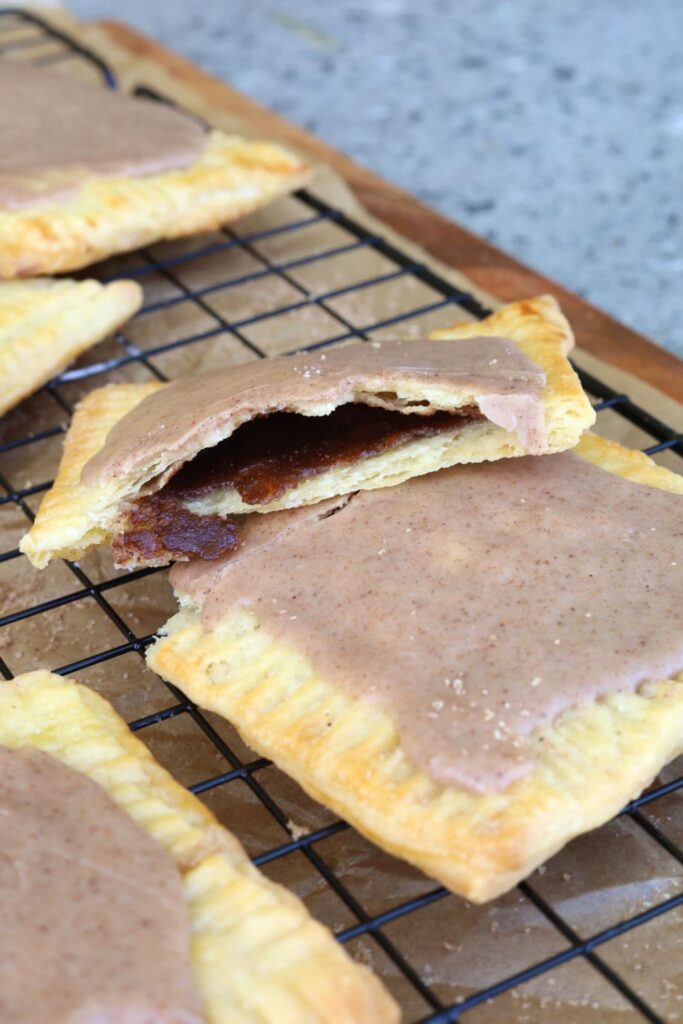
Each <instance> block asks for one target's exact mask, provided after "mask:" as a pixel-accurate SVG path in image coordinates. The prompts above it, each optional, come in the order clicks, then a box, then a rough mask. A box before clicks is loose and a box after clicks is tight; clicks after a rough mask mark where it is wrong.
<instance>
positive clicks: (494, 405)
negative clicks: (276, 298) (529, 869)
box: [22, 296, 595, 567]
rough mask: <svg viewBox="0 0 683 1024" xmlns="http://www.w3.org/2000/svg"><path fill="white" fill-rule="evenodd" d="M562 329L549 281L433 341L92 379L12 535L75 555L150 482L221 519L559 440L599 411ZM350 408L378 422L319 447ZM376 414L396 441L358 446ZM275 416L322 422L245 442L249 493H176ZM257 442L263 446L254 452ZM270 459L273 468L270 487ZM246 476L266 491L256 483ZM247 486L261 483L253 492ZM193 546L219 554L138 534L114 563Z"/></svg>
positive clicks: (551, 448)
mask: <svg viewBox="0 0 683 1024" xmlns="http://www.w3.org/2000/svg"><path fill="white" fill-rule="evenodd" d="M447 339H452V344H451V343H450V342H449V340H447ZM572 343H573V339H572V334H571V330H570V328H569V325H568V324H567V321H566V320H565V318H564V317H563V316H562V314H561V312H560V310H559V307H558V306H557V303H556V302H555V300H554V299H553V298H551V297H549V296H544V297H542V298H538V299H534V300H530V301H528V302H521V303H513V304H512V305H509V306H505V307H504V308H503V309H501V310H500V311H498V312H497V313H494V314H493V315H492V316H490V317H488V318H487V319H485V320H483V321H481V322H478V323H472V324H460V325H457V326H455V327H454V328H452V329H451V330H449V331H445V332H440V334H439V340H435V341H429V342H402V343H396V344H392V343H369V344H368V345H365V344H361V345H351V346H345V347H344V348H336V349H330V350H327V351H323V352H317V353H314V354H313V355H310V356H309V355H306V356H302V357H293V358H282V359H277V360H275V359H273V360H263V361H261V362H259V363H250V364H247V365H246V366H242V367H238V368H236V369H234V370H230V371H226V372H225V373H224V374H219V375H214V376H213V377H212V378H201V377H198V378H195V379H194V380H192V379H190V380H186V381H178V382H175V383H174V384H172V385H166V386H164V385H158V384H140V385H123V384H122V385H116V386H114V387H109V388H104V389H101V390H99V391H95V392H93V393H91V394H90V395H89V396H88V397H87V398H86V399H85V400H84V401H83V402H82V403H81V405H80V406H79V408H78V410H77V412H76V414H75V416H74V420H73V423H72V426H71V429H70V431H69V434H68V436H67V438H66V442H65V448H64V457H63V460H62V464H61V467H60V470H59V473H58V476H57V479H56V481H55V484H54V486H53V488H52V490H51V491H50V492H48V494H47V495H46V496H45V498H44V499H43V503H42V505H41V507H40V511H39V513H38V516H37V518H36V521H35V524H34V525H33V527H32V529H31V531H30V533H29V534H28V535H27V536H26V537H25V538H24V540H23V541H22V551H24V552H25V553H26V554H27V555H28V557H29V558H30V559H31V561H32V562H33V564H34V565H36V566H38V567H42V566H44V565H46V564H47V563H48V562H49V560H50V559H51V558H53V557H55V556H60V557H69V558H76V557H78V556H79V555H80V554H81V553H82V552H83V551H85V550H86V549H87V548H89V547H91V546H92V545H93V544H101V543H104V542H107V541H110V540H111V539H112V538H113V537H115V536H116V535H117V534H119V533H121V532H122V531H123V532H125V531H126V530H127V529H128V517H131V509H134V507H135V503H136V502H138V500H139V499H140V497H141V496H147V495H149V494H150V493H152V492H155V493H157V494H158V495H159V496H161V497H163V498H166V497H167V496H168V495H169V494H170V495H171V496H173V497H174V500H175V499H176V498H177V499H178V501H179V503H180V505H181V507H182V510H184V511H185V512H189V513H190V515H191V516H192V517H194V519H195V520H196V521H197V522H199V523H200V524H201V521H203V520H206V521H208V522H209V525H213V527H215V526H216V521H217V520H218V521H219V523H218V525H220V518H224V517H226V516H228V515H230V514H232V513H240V512H246V511H252V510H253V511H257V512H271V511H275V510H277V509H282V508H292V507H297V506H300V505H307V504H314V503H316V502H319V501H322V500H323V499H326V498H329V497H333V496H335V495H339V494H345V493H348V492H350V491H354V490H358V489H373V488H378V487H386V486H390V485H393V484H396V483H400V482H401V481H403V480H406V479H408V478H410V477H413V476H416V475H420V474H424V473H429V472H432V471H433V470H435V469H441V468H443V467H446V466H451V465H454V464H455V463H465V462H481V461H487V460H495V459H499V458H503V457H509V456H515V455H524V454H526V453H527V452H529V451H533V452H534V453H544V452H546V453H547V452H555V451H562V450H564V449H566V448H569V447H571V446H572V445H574V444H575V443H576V441H577V440H578V438H579V436H580V434H581V432H582V431H583V430H584V429H585V428H586V427H588V426H590V425H591V423H593V421H594V419H595V413H594V412H593V409H592V408H591V406H590V403H589V402H588V400H587V398H586V396H585V395H584V393H583V390H582V389H581V385H580V383H579V381H578V378H577V377H576V374H575V373H574V371H573V370H572V368H571V366H570V364H569V362H568V361H567V352H568V351H569V349H570V348H571V345H572ZM374 344H377V345H380V347H378V348H373V345H374ZM397 353H398V354H397ZM416 353H417V355H416ZM432 353H433V354H432ZM494 353H495V354H494ZM463 360H465V365H464V368H463V366H462V362H463ZM467 360H469V365H467ZM499 371H501V372H500V374H499ZM497 374H499V375H498V376H497ZM349 410H350V411H351V412H353V413H354V414H355V413H356V412H360V413H361V414H362V415H363V416H370V417H371V418H372V422H370V423H369V425H368V424H366V423H365V421H363V422H361V423H360V426H359V425H358V424H351V428H349V429H347V426H345V425H344V424H342V426H341V427H340V428H337V427H334V430H338V431H339V434H340V436H341V438H342V441H343V442H344V443H346V438H347V436H348V435H349V432H350V431H353V430H355V431H356V435H355V436H356V440H357V438H358V437H359V436H360V438H361V443H357V444H356V447H355V449H353V450H352V451H351V457H350V458H349V459H347V460H346V461H344V460H342V461H340V462H336V463H335V462H334V460H331V461H326V459H328V455H329V450H328V449H325V448H323V446H322V444H321V442H320V432H321V431H323V432H324V430H327V429H330V430H331V426H332V424H333V422H336V420H335V419H334V418H335V417H338V416H339V415H340V414H341V415H342V416H346V415H347V414H348V412H349ZM431 414H434V415H431ZM377 417H379V418H380V419H382V418H385V419H386V420H387V421H389V429H390V430H394V431H395V432H396V436H397V439H398V440H397V442H396V443H395V444H393V446H391V445H390V446H389V447H385V448H382V447H381V445H378V446H377V447H375V448H373V446H372V445H373V443H374V441H373V442H372V443H370V444H368V445H365V447H364V438H365V436H366V435H365V431H366V427H367V426H369V428H370V429H375V426H374V425H375V424H376V418H377ZM275 418H277V424H278V425H277V428H275V427H274V426H273V427H272V429H273V431H275V430H276V429H277V431H280V432H283V436H285V439H286V440H287V438H288V436H289V435H288V434H287V431H290V430H291V429H292V426H291V423H292V421H293V420H294V421H297V423H298V424H299V425H302V424H303V425H304V426H305V428H306V430H308V429H309V424H310V425H311V426H310V429H311V430H315V432H316V433H315V434H312V435H311V436H309V437H307V438H303V439H302V438H301V437H300V436H298V435H297V436H295V443H292V445H291V446H288V445H287V444H285V447H284V451H276V452H275V455H272V454H269V451H268V445H269V444H270V443H271V440H272V439H268V438H264V437H263V436H261V435H258V436H257V437H256V439H254V438H253V437H252V440H251V441H250V442H249V443H248V444H245V445H244V448H246V449H247V462H246V465H243V466H241V467H238V470H237V478H238V479H240V480H241V481H242V483H241V485H240V486H242V490H243V492H244V494H246V499H245V497H244V495H243V493H241V492H240V491H239V490H238V484H237V483H235V480H234V479H233V481H231V482H228V483H222V482H221V481H220V479H219V480H218V482H216V483H214V482H212V481H211V478H210V477H209V482H208V484H206V482H202V481H200V487H199V490H198V491H196V493H189V495H187V496H186V495H185V494H184V493H181V491H180V488H181V487H183V486H185V483H184V477H185V476H186V473H187V471H188V470H189V471H190V473H191V472H192V471H193V470H194V469H195V468H196V466H197V462H192V461H191V460H193V459H195V457H196V456H197V455H198V454H199V453H200V452H201V453H202V455H201V458H202V459H204V458H205V457H206V451H207V450H210V451H209V453H208V455H209V458H210V459H212V460H213V464H212V465H210V466H209V467H208V472H209V474H211V473H213V472H215V471H216V470H217V469H218V470H219V471H220V472H223V471H224V468H225V466H226V465H227V464H228V462H229V460H230V459H233V458H234V457H233V456H232V455H230V454H229V452H228V451H227V449H226V445H233V449H232V450H233V451H234V450H235V448H234V446H235V445H237V444H238V442H239V440H240V438H242V437H244V436H245V435H244V431H245V430H249V431H251V430H252V429H253V430H255V431H262V428H263V427H270V425H271V424H273V423H274V422H275V421H276V420H275ZM539 419H540V423H539ZM285 420H286V421H287V423H288V425H287V426H284V425H283V423H284V421H285ZM494 420H496V422H494ZM269 421H270V422H269ZM437 421H438V422H439V423H440V427H439V428H438V429H436V428H435V429H434V432H433V433H432V434H431V435H430V436H424V435H423V434H421V433H420V432H421V431H423V429H424V427H425V425H426V427H427V429H428V430H429V429H431V428H432V424H436V423H437ZM404 423H405V424H408V423H412V424H413V425H414V424H417V426H411V427H410V429H411V430H415V431H417V433H416V434H415V435H414V436H410V435H408V436H407V438H405V437H404V436H403V434H402V433H401V431H402V430H403V429H405V428H404V426H403V424H404ZM326 424H329V425H330V426H329V427H328V426H326ZM397 424H398V427H397ZM501 424H505V426H504V425H501ZM380 427H381V429H384V424H383V423H380ZM238 428H239V430H238ZM507 428H510V429H507ZM240 430H241V431H242V433H240V432H239V431H240ZM297 430H298V427H297ZM334 430H331V444H332V446H333V445H334V444H335V443H336V438H335V436H334ZM235 432H236V433H235ZM233 433H235V438H234V440H233ZM276 440H277V438H276ZM221 442H222V447H221ZM278 443H279V442H278ZM354 443H355V442H354ZM217 445H218V448H217V449H216V450H215V451H211V449H214V448H215V446H217ZM297 445H298V446H299V447H298V448H297ZM259 446H261V447H259ZM302 449H303V450H304V453H305V454H306V456H307V457H309V458H313V460H314V463H313V464H314V466H315V471H312V470H311V469H310V463H305V462H304V463H302V464H301V465H299V466H298V467H297V468H298V476H291V477H290V478H287V473H289V472H291V467H292V463H293V462H295V461H296V458H297V453H298V452H299V451H301V450H302ZM263 450H266V457H263V458H260V456H261V453H262V451H263ZM321 453H322V454H321ZM242 454H244V452H242ZM333 454H334V451H333ZM240 457H241V456H240ZM249 458H251V459H252V460H253V461H252V462H249V461H248V459H249ZM315 458H319V460H320V461H319V464H318V465H315ZM259 459H260V462H259ZM188 462H189V463H190V465H189V466H188V465H187V463H188ZM183 466H184V467H185V469H184V470H183V471H182V472H181V473H180V474H179V475H178V476H177V477H176V478H175V479H173V480H172V481H171V483H170V485H168V481H169V479H170V478H171V477H173V476H174V474H176V473H177V471H178V470H179V469H180V468H181V467H183ZM282 466H284V469H282ZM275 471H277V473H279V474H280V475H279V476H277V478H276V479H275V487H274V488H273V480H272V476H273V474H274V473H275ZM202 472H204V469H202ZM282 474H284V476H283V475H282ZM256 484H259V485H260V486H262V487H265V491H264V490H261V492H260V493H259V492H258V491H256ZM282 484H284V486H280V485H282ZM278 487H280V489H279V490H278ZM202 488H203V489H202ZM249 488H251V490H252V492H255V493H252V494H251V495H250V494H249V493H248V489H249ZM269 488H270V490H269ZM147 507H148V503H147V504H146V505H145V509H146V508H147ZM164 512H165V510H164ZM139 532H140V531H139ZM197 552H198V553H200V554H202V556H203V557H215V556H214V555H207V554H206V552H204V551H202V549H201V547H198V548H195V549H194V550H193V549H192V548H182V547H181V548H180V549H178V548H175V549H174V548H172V547H171V548H169V546H168V545H165V544H163V543H159V544H158V545H157V547H156V548H155V547H154V545H152V546H151V547H150V546H148V547H147V548H146V549H145V548H143V547H142V545H140V546H139V548H138V550H135V549H134V548H133V547H131V546H129V547H128V548H125V547H119V548H118V549H117V551H116V554H117V561H118V562H119V564H121V565H127V566H130V565H135V564H164V563H165V562H168V561H169V560H170V559H171V558H172V557H175V558H181V559H182V558H184V557H185V558H186V557H188V555H190V554H192V553H197Z"/></svg>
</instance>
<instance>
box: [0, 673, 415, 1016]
mask: <svg viewBox="0 0 683 1024" xmlns="http://www.w3.org/2000/svg"><path fill="white" fill-rule="evenodd" d="M0 745H2V746H5V747H11V748H15V747H26V746H30V747H34V748H37V749H39V750H42V751H44V752H46V753H48V754H50V755H51V756H53V757H56V758H59V759H60V760H61V761H62V762H63V763H64V764H66V765H68V766H69V767H71V768H73V769H75V770H77V771H79V772H83V773H84V774H85V775H87V776H88V777H89V778H91V779H93V780H94V781H95V782H97V783H98V784H99V785H100V786H102V787H103V789H105V790H106V791H107V793H108V794H109V795H110V796H111V797H113V799H114V800H115V801H116V802H117V803H118V804H119V805H120V806H121V807H123V809H124V810H126V811H127V812H128V813H129V814H130V815H131V817H132V818H134V820H135V821H136V822H137V823H138V824H139V825H141V826H142V827H143V828H144V829H145V830H146V831H147V832H148V833H149V834H150V835H151V836H153V837H154V838H155V839H156V840H157V841H158V842H159V843H160V844H161V846H163V847H164V849H165V850H166V851H167V853H168V855H169V856H170V857H171V858H172V859H173V861H174V862H175V864H176V866H177V868H178V871H179V872H180V874H181V876H182V883H183V888H184V891H185V894H186V897H187V904H188V909H189V915H190V921H191V928H192V946H191V957H192V965H193V969H194V973H195V983H196V987H197V989H198V991H199V994H200V997H201V999H202V1002H203V1006H204V1012H205V1015H206V1021H207V1024H238V1022H239V1024H267V1022H272V1024H275V1022H276V1021H277V1022H280V1021H282V1020H288V1021H292V1022H293V1024H294V1022H299V1021H300V1022H301V1024H304V1022H306V1024H315V1022H320V1024H322V1022H329V1024H333V1022H334V1024H340V1022H343V1024H369V1022H370V1021H372V1022H373V1024H374V1022H375V1021H377V1022H395V1021H398V1019H399V1013H398V1009H397V1007H396V1006H395V1004H394V1002H393V1000H392V999H391V998H390V997H389V995H388V994H387V993H386V992H385V990H384V988H383V987H382V985H381V984H380V982H379V981H378V980H377V979H376V978H374V977H373V976H372V974H371V973H370V971H369V970H368V969H367V968H366V967H363V966H361V965H359V964H356V963H354V962H353V961H352V960H351V959H350V958H349V957H348V956H347V955H346V953H345V952H344V950H343V949H342V947H341V946H340V945H339V944H338V943H337V942H335V940H334V939H333V937H332V935H331V934H330V933H329V932H328V931H327V929H325V928H324V927H323V926H322V925H320V924H319V923H318V922H316V921H314V920H313V919H312V918H311V917H310V916H309V914H308V911H307V910H306V909H305V907H304V906H303V904H302V903H301V902H300V901H299V900H298V899H297V898H296V897H295V896H293V895H292V894H291V893H289V892H287V891H286V890H285V889H283V888H282V887H281V886H279V885H275V884H274V883H273V882H270V881H269V880H268V879H267V878H266V877H265V876H264V875H262V874H261V873H260V872H259V871H258V870H257V869H256V868H255V867H253V865H252V864H251V862H250V861H249V859H248V857H247V855H246V854H245V852H244V850H243V849H242V847H241V846H240V844H239V843H238V842H237V840H236V839H235V838H234V837H233V836H232V835H231V834H230V833H229V832H228V831H227V830H226V829H224V828H222V827H221V826H220V825H219V824H218V822H217V821H216V819H215V818H214V817H213V815H212V814H211V813H210V812H209V811H208V810H207V808H206V807H205V806H204V805H203V804H202V803H201V802H200V801H199V800H198V799H197V798H196V797H194V796H192V795H191V794H190V793H188V792H187V790H185V789H184V788H183V787H182V786H180V785H179V784H178V783H177V782H175V781H174V780H173V778H172V777H171V776H170V775H169V774H168V773H167V772H166V771H165V770H164V769H163V768H161V767H160V766H159V765H158V764H157V763H156V762H155V760H154V758H153V757H152V755H151V754H150V753H149V751H148V750H147V748H146V747H145V746H144V745H143V744H142V743H141V742H140V740H138V739H136V738H135V737H134V736H133V734H132V733H131V732H130V731H129V730H128V728H127V726H126V725H125V723H124V722H123V721H122V720H121V719H120V718H119V716H118V715H117V714H116V713H115V712H114V710H113V709H112V708H111V706H110V705H109V704H108V703H107V702H106V701H105V700H103V699H102V698H101V697H99V696H98V695H97V694H95V693H94V692H93V691H92V690H90V689H88V688H87V687H85V686H81V685H79V684H77V683H75V682H73V681H71V680H68V679H64V678H62V677H60V676H56V675H52V674H50V673H48V672H41V671H39V672H31V673H28V674H26V675H23V676H19V677H18V678H16V679H14V680H12V681H11V682H3V683H2V684H0Z"/></svg>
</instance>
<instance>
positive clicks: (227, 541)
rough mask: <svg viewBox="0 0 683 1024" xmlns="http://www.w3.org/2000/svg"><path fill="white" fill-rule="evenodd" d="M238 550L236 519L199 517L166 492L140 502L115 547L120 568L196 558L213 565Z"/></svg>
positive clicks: (113, 545) (160, 492)
mask: <svg viewBox="0 0 683 1024" xmlns="http://www.w3.org/2000/svg"><path fill="white" fill-rule="evenodd" d="M236 546H237V521H236V520H235V519H229V518H227V519H226V518H224V517H223V516H217V515H208V516H198V515H195V514H194V512H190V511H189V510H188V509H186V508H185V506H184V505H183V504H182V502H181V501H180V499H179V498H178V497H176V496H175V495H173V494H166V493H165V491H159V492H158V493H157V494H151V495H150V496H149V497H147V498H141V499H140V500H139V501H137V502H136V503H135V505H133V506H132V507H131V509H130V511H129V513H128V521H127V523H126V529H125V530H124V532H123V533H121V534H119V535H118V536H117V537H115V538H114V541H113V543H112V548H113V550H114V557H115V560H116V562H117V563H118V564H119V565H127V564H130V563H137V562H141V563H143V564H145V565H165V564H166V563H167V562H168V561H169V559H174V560H175V559H184V558H191V557H192V556H196V557H198V558H203V559H206V560H207V561H213V560H214V559H216V558H220V556H221V555H222V554H223V553H224V552H225V551H232V549H233V548H234V547H236Z"/></svg>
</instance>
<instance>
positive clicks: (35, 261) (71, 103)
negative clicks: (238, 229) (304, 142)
mask: <svg viewBox="0 0 683 1024" xmlns="http://www.w3.org/2000/svg"><path fill="white" fill-rule="evenodd" d="M4 63H5V64H7V67H5V66H4V65H3V66H2V67H0V91H1V92H2V96H3V105H2V109H0V277H2V278H14V277H32V276H36V275H38V274H52V273H58V272H62V271H65V270H73V269H75V268H77V267H83V266H86V265H87V264H90V263H95V262H96V261H98V260H101V259H104V258H105V257H107V256H109V255H111V254H113V253H118V252H124V251H128V250H131V249H136V248H138V247H140V246H143V245H148V244H150V243H151V242H156V241H159V240H161V239H170V238H178V237H180V236H182V235H192V234H196V233H198V232H202V231H208V230H211V229H213V228H217V227H220V225H221V224H225V223H227V222H228V221H232V220H235V219H236V218H237V217H240V216H242V215H243V214H246V213H249V212H250V211H252V210H255V209H257V208H258V207H260V206H262V205H263V204H264V203H267V202H269V201H270V200H271V199H273V198H275V197H276V196H278V195H281V194H282V193H285V192H290V191H292V190H293V189H296V188H298V187H299V186H301V185H303V184H304V182H305V181H306V180H307V179H308V177H309V172H308V168H307V167H306V166H305V165H304V164H303V163H302V161H301V160H299V159H298V158H297V157H295V156H294V155H292V154H291V153H289V152H287V150H285V149H283V148H282V147H280V146H277V145H273V144H271V143H268V142H252V141H249V140H247V139H243V138H239V137H238V136H235V135H226V134H225V133H224V132H221V131H217V130H214V131H210V132H205V131H204V129H203V127H202V126H201V125H200V124H199V123H198V122H196V121H195V120H193V119H192V118H190V117H187V116H185V115H184V114H182V113H181V112H179V111H177V110H175V109H173V108H171V107H169V106H168V105H167V104H163V103H158V102H154V101H151V100H149V99H144V98H142V99H141V98H137V97H132V96H128V95H126V94H124V93H119V92H117V91H115V90H109V89H104V88H98V87H96V86H92V85H86V84H85V83H83V82H80V81H78V80H77V79H74V78H71V77H69V76H68V75H65V74H56V73H54V72H53V71H52V70H47V69H44V68H35V67H31V66H30V65H26V64H18V63H17V62H4Z"/></svg>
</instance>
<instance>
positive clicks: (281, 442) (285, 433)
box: [114, 403, 484, 563]
mask: <svg viewBox="0 0 683 1024" xmlns="http://www.w3.org/2000/svg"><path fill="white" fill-rule="evenodd" d="M483 418H484V417H483V416H482V414H481V413H480V412H479V409H478V408H477V407H476V406H465V407H463V408H461V409H458V411H457V412H455V413H451V412H436V413H433V414H428V415H420V414H417V413H402V412H397V411H396V410H393V409H384V408H379V407H376V406H369V405H362V404H360V403H358V404H354V403H349V404H347V405H342V406H339V407H338V408H337V409H335V410H334V411H333V412H331V413H330V414H329V415H327V416H301V415H299V414H298V413H288V412H277V413H272V414H271V415H269V416H261V417H257V418H256V419H253V420H250V421H249V422H248V423H245V424H243V425H242V426H241V427H239V428H238V429H237V430H236V431H235V432H234V434H232V435H231V436H230V437H228V438H226V440H225V441H221V442H220V443H219V444H217V445H215V446H214V447H212V448H205V449H204V450H203V451H201V452H199V454H198V455H196V456H195V458H194V459H192V460H191V461H190V462H187V463H185V465H184V466H182V467H181V468H180V470H179V471H178V472H177V473H176V474H175V476H174V477H172V479H171V480H170V481H169V482H168V483H167V484H166V486H165V487H164V488H162V490H160V491H158V492H157V493H156V494H152V495H150V496H148V497H146V498H142V499H141V500H139V501H137V502H136V503H135V505H133V506H132V507H131V510H130V512H129V516H128V522H127V524H126V529H125V530H124V532H123V533H122V534H121V535H120V536H118V537H117V538H116V539H115V541H114V550H115V553H116V556H117V561H119V562H127V561H130V560H131V559H133V560H137V559H144V561H145V562H147V563H150V562H154V561H159V562H161V561H167V560H168V558H169V557H171V558H175V559H179V558H187V557H190V556H197V557H199V558H202V559H205V560H208V561H213V560H214V559H216V558H218V557H220V555H221V554H223V553H224V552H225V551H230V550H232V549H233V548H234V547H235V546H236V545H237V541H238V527H237V522H236V520H235V519H234V518H224V517H222V516H219V515H215V514H210V515H198V514H196V513H194V512H191V511H190V510H189V509H188V508H187V507H186V506H185V504H184V502H186V501H188V500H191V499H193V498H199V497H201V496H202V495H205V494H207V493H209V492H211V491H214V490H219V489H222V488H227V487H234V488H235V490H236V491H237V492H238V493H239V495H240V497H241V498H242V500H243V501H244V502H246V503H247V504H248V505H264V504H267V503H268V502H271V501H276V500H277V499H278V498H281V497H282V496H283V494H285V493H286V492H287V491H289V490H291V489H292V488H293V487H296V485H297V484H298V483H300V482H301V481H302V480H306V479H308V478H309V477H312V476H317V475H319V474H320V473H324V472H326V471H327V470H330V469H334V468H335V467H337V466H344V465H349V464H350V463H353V462H359V461H361V460H362V459H367V458H370V457H372V456H374V455H379V454H381V453H382V452H385V451H388V450H389V449H392V448H398V447H399V446H401V445H403V444H406V443H407V442H408V441H412V440H415V439H416V438H419V437H432V436H434V435H435V434H440V433H448V432H449V431H453V430H454V428H456V427H458V426H461V425H463V424H464V423H468V422H470V421H472V420H477V419H483Z"/></svg>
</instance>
